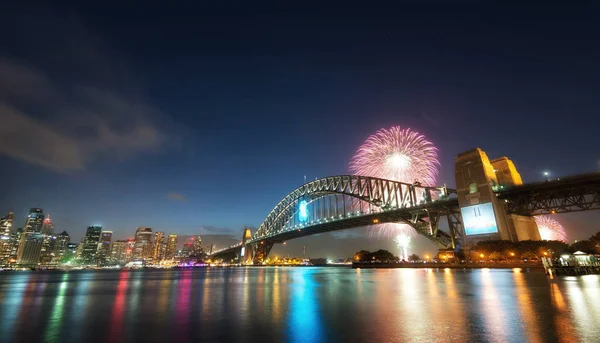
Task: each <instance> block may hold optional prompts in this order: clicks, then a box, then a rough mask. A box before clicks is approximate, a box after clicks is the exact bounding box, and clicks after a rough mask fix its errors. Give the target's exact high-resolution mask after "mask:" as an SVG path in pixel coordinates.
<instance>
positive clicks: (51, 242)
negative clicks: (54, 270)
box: [40, 214, 56, 265]
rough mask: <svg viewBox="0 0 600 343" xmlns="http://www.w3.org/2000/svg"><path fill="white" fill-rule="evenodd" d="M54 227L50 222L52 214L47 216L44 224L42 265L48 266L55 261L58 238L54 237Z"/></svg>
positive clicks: (41, 253) (42, 231)
mask: <svg viewBox="0 0 600 343" xmlns="http://www.w3.org/2000/svg"><path fill="white" fill-rule="evenodd" d="M53 229H54V225H53V224H52V221H51V220H50V214H48V215H47V216H46V219H44V222H43V224H42V230H41V233H42V251H41V252H40V263H41V264H42V265H48V264H50V263H51V262H52V260H53V259H54V248H55V243H56V236H54V235H52V230H53Z"/></svg>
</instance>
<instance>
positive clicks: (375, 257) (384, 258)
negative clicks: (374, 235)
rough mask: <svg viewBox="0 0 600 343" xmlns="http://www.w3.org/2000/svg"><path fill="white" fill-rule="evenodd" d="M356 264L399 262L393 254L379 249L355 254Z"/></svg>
mask: <svg viewBox="0 0 600 343" xmlns="http://www.w3.org/2000/svg"><path fill="white" fill-rule="evenodd" d="M353 259H354V261H355V262H398V257H397V256H394V254H392V253H391V252H389V251H387V250H383V249H379V250H377V251H374V252H370V251H367V250H361V251H359V252H357V253H356V254H354V257H353Z"/></svg>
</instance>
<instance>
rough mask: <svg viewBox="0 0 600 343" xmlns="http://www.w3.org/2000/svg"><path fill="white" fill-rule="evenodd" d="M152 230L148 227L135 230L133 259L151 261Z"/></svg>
mask: <svg viewBox="0 0 600 343" xmlns="http://www.w3.org/2000/svg"><path fill="white" fill-rule="evenodd" d="M152 253H153V251H152V229H151V228H149V227H138V228H137V230H135V245H134V248H133V259H135V260H150V259H152Z"/></svg>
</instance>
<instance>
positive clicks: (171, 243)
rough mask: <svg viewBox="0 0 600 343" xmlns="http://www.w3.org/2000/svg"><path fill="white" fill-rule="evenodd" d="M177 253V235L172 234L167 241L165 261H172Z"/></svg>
mask: <svg viewBox="0 0 600 343" xmlns="http://www.w3.org/2000/svg"><path fill="white" fill-rule="evenodd" d="M176 252H177V235H176V234H174V233H172V234H170V235H169V238H168V239H167V248H166V250H165V259H172V258H174V257H175V253H176Z"/></svg>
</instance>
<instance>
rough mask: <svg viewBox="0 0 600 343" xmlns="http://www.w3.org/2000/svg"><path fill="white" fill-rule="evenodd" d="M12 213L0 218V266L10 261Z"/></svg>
mask: <svg viewBox="0 0 600 343" xmlns="http://www.w3.org/2000/svg"><path fill="white" fill-rule="evenodd" d="M12 222H13V213H12V212H10V213H8V215H7V216H5V217H3V218H1V219H0V266H7V265H8V264H9V263H10V259H11V251H12V246H13V242H12V241H11V234H12Z"/></svg>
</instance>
